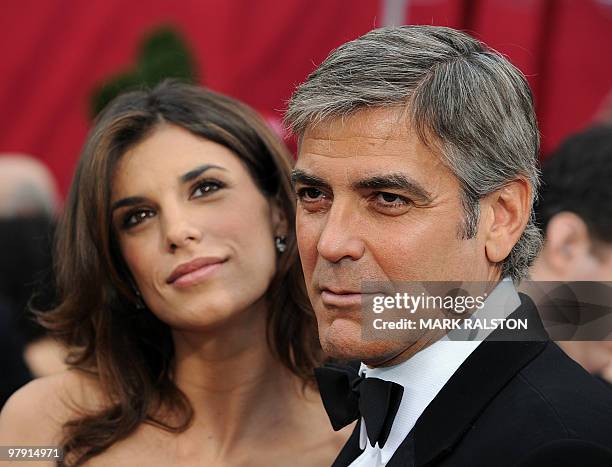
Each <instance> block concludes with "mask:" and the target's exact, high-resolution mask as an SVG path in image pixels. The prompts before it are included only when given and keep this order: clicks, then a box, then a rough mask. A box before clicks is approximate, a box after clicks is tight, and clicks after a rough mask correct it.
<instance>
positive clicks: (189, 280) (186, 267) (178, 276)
mask: <svg viewBox="0 0 612 467" xmlns="http://www.w3.org/2000/svg"><path fill="white" fill-rule="evenodd" d="M226 261H227V258H219V257H203V258H196V259H194V260H192V261H189V262H187V263H183V264H181V265H179V266H178V267H176V268H175V269H174V270H173V271H172V273H171V274H170V275H169V276H168V278H167V279H166V284H169V285H174V286H179V287H187V286H190V285H193V284H195V283H197V282H200V281H201V280H203V279H205V278H206V277H208V276H209V275H211V274H212V273H213V272H214V271H216V270H217V269H218V268H219V267H221V265H222V264H223V263H225V262H226Z"/></svg>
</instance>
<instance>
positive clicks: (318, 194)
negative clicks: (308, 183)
mask: <svg viewBox="0 0 612 467" xmlns="http://www.w3.org/2000/svg"><path fill="white" fill-rule="evenodd" d="M297 196H298V198H299V199H300V200H302V201H305V202H309V201H310V202H313V201H318V200H319V199H321V198H324V197H325V195H324V194H323V192H322V191H321V190H319V189H317V188H302V189H300V190H298V192H297Z"/></svg>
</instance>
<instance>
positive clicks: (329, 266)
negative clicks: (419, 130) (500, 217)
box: [293, 109, 491, 364]
mask: <svg viewBox="0 0 612 467" xmlns="http://www.w3.org/2000/svg"><path fill="white" fill-rule="evenodd" d="M293 181H294V184H295V189H296V193H297V195H298V209H297V221H296V222H297V239H298V247H299V251H300V256H301V260H302V265H303V268H304V275H305V279H306V286H307V289H308V294H309V297H310V300H311V302H312V305H313V307H314V310H315V312H316V315H317V320H318V326H319V337H320V340H321V345H322V346H323V349H324V350H325V351H326V352H328V353H329V354H330V355H332V356H335V357H338V358H351V359H352V358H355V359H361V360H363V361H365V362H366V363H371V364H383V363H385V362H389V361H390V360H392V359H394V358H395V357H398V356H399V355H400V354H402V353H403V352H405V351H407V350H408V348H407V347H406V346H407V345H408V344H401V343H398V342H390V341H389V342H388V341H384V342H382V341H381V342H373V341H363V340H362V339H361V300H362V297H363V296H362V295H361V293H360V292H361V287H362V281H364V280H365V281H452V280H488V279H490V268H491V265H490V263H489V262H488V261H487V259H486V254H485V247H484V241H483V240H482V239H481V238H480V235H477V236H476V238H473V239H470V240H465V239H462V238H461V233H462V226H463V218H464V211H463V208H462V205H461V191H460V184H459V181H458V180H457V178H456V177H455V176H454V175H453V173H452V172H451V171H450V170H449V169H448V168H447V167H446V166H445V165H444V164H443V163H442V161H441V159H440V157H439V156H437V155H436V154H434V153H433V152H432V151H431V150H430V149H429V148H428V147H426V146H425V145H423V144H422V143H421V141H420V140H419V138H418V136H417V135H416V133H415V132H414V131H413V130H412V128H411V127H410V126H409V124H408V123H407V121H406V119H404V118H403V117H402V112H401V110H395V109H372V110H363V111H360V112H357V113H356V114H354V115H353V116H351V117H349V118H345V119H336V120H331V121H329V122H327V123H322V124H319V125H317V126H314V127H312V128H309V129H308V130H307V131H306V132H305V134H304V136H303V138H302V142H301V145H300V149H299V156H298V161H297V164H296V168H295V171H294V174H293Z"/></svg>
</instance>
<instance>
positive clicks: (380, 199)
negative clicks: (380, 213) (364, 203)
mask: <svg viewBox="0 0 612 467" xmlns="http://www.w3.org/2000/svg"><path fill="white" fill-rule="evenodd" d="M374 201H375V202H376V203H377V204H378V205H379V206H381V207H383V208H400V207H405V206H409V205H410V204H411V203H410V200H409V199H407V198H406V197H404V196H402V195H398V194H396V193H386V192H379V193H375V194H374Z"/></svg>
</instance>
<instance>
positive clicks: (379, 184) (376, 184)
mask: <svg viewBox="0 0 612 467" xmlns="http://www.w3.org/2000/svg"><path fill="white" fill-rule="evenodd" d="M353 189H354V190H364V189H366V190H384V189H394V190H404V191H407V192H409V193H410V194H412V195H413V196H415V197H416V198H419V199H420V200H422V201H423V202H430V201H431V200H432V197H431V194H430V193H429V192H428V191H427V190H426V189H425V188H423V187H422V186H421V184H419V182H417V181H416V180H414V179H412V178H410V177H408V176H406V175H405V174H403V173H390V174H385V175H374V176H372V177H368V178H364V179H362V180H359V181H357V182H355V183H353Z"/></svg>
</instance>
